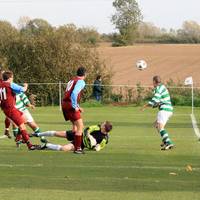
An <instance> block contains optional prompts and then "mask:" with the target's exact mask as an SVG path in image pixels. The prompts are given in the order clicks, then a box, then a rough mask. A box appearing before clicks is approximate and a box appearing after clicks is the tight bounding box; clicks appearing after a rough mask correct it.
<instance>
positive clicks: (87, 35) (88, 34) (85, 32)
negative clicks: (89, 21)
mask: <svg viewBox="0 0 200 200" xmlns="http://www.w3.org/2000/svg"><path fill="white" fill-rule="evenodd" d="M78 33H79V37H80V40H81V41H82V42H83V43H85V44H88V45H90V46H96V45H97V43H98V42H99V41H100V34H99V33H98V32H97V30H96V29H95V28H91V27H83V28H79V29H78Z"/></svg>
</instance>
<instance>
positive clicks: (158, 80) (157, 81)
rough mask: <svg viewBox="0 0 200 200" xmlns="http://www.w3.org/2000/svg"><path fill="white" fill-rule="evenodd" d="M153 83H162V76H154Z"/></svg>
mask: <svg viewBox="0 0 200 200" xmlns="http://www.w3.org/2000/svg"><path fill="white" fill-rule="evenodd" d="M153 81H155V83H157V84H159V83H161V78H160V76H154V77H153Z"/></svg>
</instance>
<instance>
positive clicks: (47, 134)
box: [38, 131, 56, 137]
mask: <svg viewBox="0 0 200 200" xmlns="http://www.w3.org/2000/svg"><path fill="white" fill-rule="evenodd" d="M55 134H56V131H46V132H42V133H38V136H39V137H42V136H50V137H53V136H54V135H55Z"/></svg>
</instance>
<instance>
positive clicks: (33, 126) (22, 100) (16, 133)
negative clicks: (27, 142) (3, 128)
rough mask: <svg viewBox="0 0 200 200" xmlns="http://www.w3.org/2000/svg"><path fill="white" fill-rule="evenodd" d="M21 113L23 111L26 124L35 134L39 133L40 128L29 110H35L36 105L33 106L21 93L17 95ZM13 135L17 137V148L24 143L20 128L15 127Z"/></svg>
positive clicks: (17, 105) (17, 104)
mask: <svg viewBox="0 0 200 200" xmlns="http://www.w3.org/2000/svg"><path fill="white" fill-rule="evenodd" d="M15 107H16V108H17V109H18V110H19V111H21V112H22V113H23V114H24V117H25V123H26V124H27V125H28V126H29V127H30V128H31V129H32V130H33V131H34V132H35V133H39V132H41V131H40V128H39V126H38V125H37V124H36V122H35V120H34V119H33V117H32V115H31V113H30V112H29V110H28V107H29V108H32V109H34V108H35V107H34V105H32V104H31V102H30V101H29V99H28V97H27V96H26V94H24V93H23V92H22V93H19V94H16V106H15ZM13 135H14V136H15V137H16V144H17V146H18V145H19V144H21V143H22V137H21V136H22V135H21V134H20V131H19V128H18V127H17V126H16V125H13Z"/></svg>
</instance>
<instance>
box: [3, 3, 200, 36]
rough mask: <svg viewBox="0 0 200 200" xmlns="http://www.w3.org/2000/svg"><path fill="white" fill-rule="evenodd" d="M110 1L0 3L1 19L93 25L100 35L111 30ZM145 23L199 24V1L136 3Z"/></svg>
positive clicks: (53, 23) (13, 22) (169, 25)
mask: <svg viewBox="0 0 200 200" xmlns="http://www.w3.org/2000/svg"><path fill="white" fill-rule="evenodd" d="M112 2H113V0H0V20H8V21H9V22H11V23H12V24H14V25H16V24H17V21H18V20H19V18H20V17H21V16H29V17H30V18H43V19H45V20H47V21H48V22H49V23H50V24H52V25H55V26H58V25H63V24H67V23H74V24H75V25H77V26H93V27H95V28H97V30H98V31H99V32H101V33H110V32H113V31H114V26H112V24H111V22H110V18H111V15H112V14H113V13H114V9H113V7H112ZM138 3H139V6H140V8H141V9H142V13H143V16H144V21H148V22H153V23H154V24H155V25H157V26H159V27H162V28H167V29H169V28H180V27H181V25H182V23H183V21H185V20H195V21H197V22H198V23H200V11H199V10H200V0H138Z"/></svg>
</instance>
